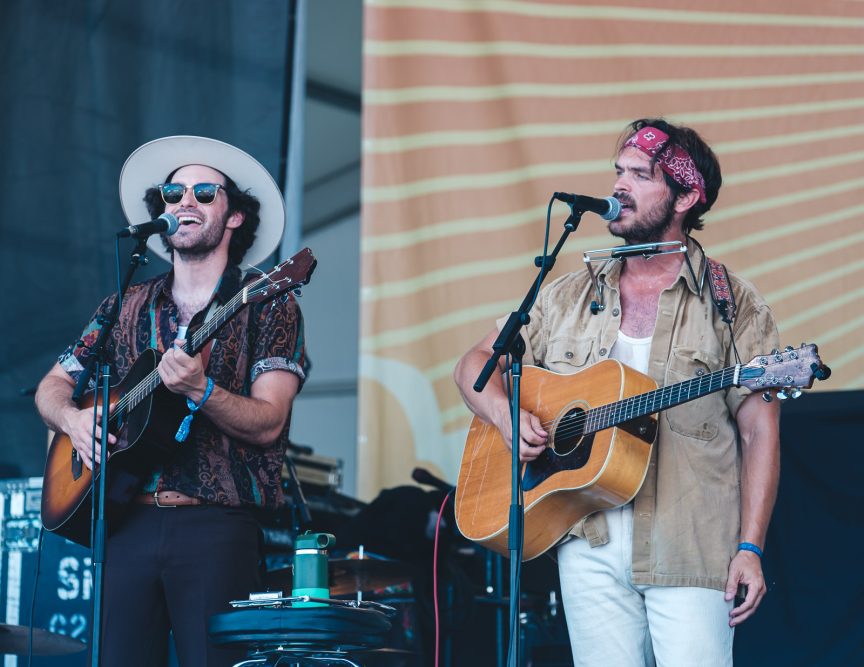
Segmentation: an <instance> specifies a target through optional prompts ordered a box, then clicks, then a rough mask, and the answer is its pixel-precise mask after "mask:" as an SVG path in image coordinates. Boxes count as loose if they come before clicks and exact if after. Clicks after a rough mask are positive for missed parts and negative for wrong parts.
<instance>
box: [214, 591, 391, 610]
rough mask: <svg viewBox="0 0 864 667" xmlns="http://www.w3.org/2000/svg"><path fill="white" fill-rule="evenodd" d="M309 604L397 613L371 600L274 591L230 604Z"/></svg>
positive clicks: (258, 606)
mask: <svg viewBox="0 0 864 667" xmlns="http://www.w3.org/2000/svg"><path fill="white" fill-rule="evenodd" d="M307 602H320V603H322V604H324V605H328V606H338V607H351V608H352V609H375V610H377V611H380V612H381V613H383V614H386V615H387V616H393V615H394V614H395V613H396V608H395V607H391V606H390V605H388V604H381V603H380V602H373V601H371V600H336V599H333V598H316V597H313V596H311V595H289V596H283V595H280V594H279V593H278V592H274V591H266V592H263V593H250V594H249V599H248V600H231V602H229V604H230V605H231V606H232V607H234V608H235V609H282V608H285V607H293V606H297V605H298V603H307Z"/></svg>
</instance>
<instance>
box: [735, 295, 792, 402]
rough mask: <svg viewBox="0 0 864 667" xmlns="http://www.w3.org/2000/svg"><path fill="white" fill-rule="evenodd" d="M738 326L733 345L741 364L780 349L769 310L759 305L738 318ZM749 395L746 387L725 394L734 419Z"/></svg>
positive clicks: (774, 324) (777, 333)
mask: <svg viewBox="0 0 864 667" xmlns="http://www.w3.org/2000/svg"><path fill="white" fill-rule="evenodd" d="M739 322H740V325H739V326H738V327H736V328H735V345H736V347H737V348H738V353H739V354H740V355H741V363H744V364H746V363H748V362H749V361H750V360H751V359H753V358H754V357H757V356H759V355H764V354H768V353H769V352H770V351H771V350H773V349H780V334H779V332H778V331H777V323H776V322H775V321H774V315H773V313H772V312H771V309H770V308H769V307H768V306H766V305H761V306H758V307H756V308H754V309H753V310H751V311H749V312H748V313H744V314H743V317H740V318H739ZM751 393H753V392H752V391H751V390H750V389H747V388H746V387H732V388H731V389H729V391H728V392H727V393H726V406H727V407H728V408H729V414H730V415H731V416H732V417H733V418H734V417H735V415H736V414H738V408H740V407H741V403H743V402H744V399H745V398H747V396H749V395H750V394H751Z"/></svg>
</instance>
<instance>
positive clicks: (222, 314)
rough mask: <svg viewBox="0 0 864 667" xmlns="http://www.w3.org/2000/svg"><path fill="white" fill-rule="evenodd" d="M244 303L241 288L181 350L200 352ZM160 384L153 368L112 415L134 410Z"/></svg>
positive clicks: (189, 353)
mask: <svg viewBox="0 0 864 667" xmlns="http://www.w3.org/2000/svg"><path fill="white" fill-rule="evenodd" d="M245 305H246V302H245V301H244V300H243V291H242V290H241V291H240V292H238V293H237V294H235V295H234V297H233V298H232V299H231V300H230V301H229V302H228V303H226V304H225V305H223V306H220V307H219V308H217V309H216V310H215V311H214V312H213V315H212V316H211V317H210V318H209V319H207V321H206V322H204V324H203V325H201V327H199V328H198V330H197V331H195V333H194V334H192V336H191V337H190V339H189V340H187V341H186V345H185V346H184V347H183V351H184V352H185V353H186V354H188V355H189V356H191V357H194V356H195V355H196V354H198V353H199V352H201V350H202V349H203V348H204V346H205V345H206V344H207V343H208V342H209V341H210V339H211V338H213V336H215V335H216V332H218V331H219V329H221V328H222V326H223V325H224V324H225V323H226V322H227V321H228V320H230V319H231V318H232V317H234V315H236V314H237V312H238V311H239V310H240V309H242V308H243V306H245ZM160 384H162V377H161V376H160V375H159V372H158V371H156V370H153V371H152V372H150V373H149V374H148V375H147V376H146V377H145V378H144V379H143V380H141V382H139V383H138V384H137V385H135V386H134V387H133V388H132V389H131V390H130V391H129V393H127V394H126V395H125V396H124V397H123V399H121V400H120V401H118V403H117V407H116V408H115V411H114V415H120V414H123V413H124V412H130V411H132V410H134V409H135V407H136V406H137V405H138V404H139V403H141V401H143V400H144V399H146V398H147V397H148V396H149V395H150V394H152V393H153V392H154V391H156V389H157V388H158V387H159V385H160Z"/></svg>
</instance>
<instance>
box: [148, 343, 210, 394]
mask: <svg viewBox="0 0 864 667" xmlns="http://www.w3.org/2000/svg"><path fill="white" fill-rule="evenodd" d="M185 344H186V341H185V340H176V341H174V346H173V347H172V348H171V349H170V350H167V351H166V352H165V354H163V355H162V359H161V360H160V361H159V366H158V367H157V368H158V370H159V375H160V376H161V377H162V382H163V383H164V384H165V388H166V389H168V390H169V391H172V392H174V393H175V394H183V395H184V396H188V397H189V398H191V399H192V400H193V401H195V403H200V402H201V399H202V398H203V397H204V392H205V391H206V389H207V376H206V375H205V374H204V365H203V363H202V361H201V355H200V354H197V355H195V356H194V357H190V356H189V355H188V354H186V353H185V352H184V351H183V349H182V348H183V345H185Z"/></svg>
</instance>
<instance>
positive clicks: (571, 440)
mask: <svg viewBox="0 0 864 667" xmlns="http://www.w3.org/2000/svg"><path fill="white" fill-rule="evenodd" d="M584 431H585V410H583V409H582V408H573V409H571V410H568V411H567V413H566V414H565V415H564V416H563V417H562V418H561V421H559V422H558V426H556V427H555V432H554V433H553V434H552V449H553V450H554V451H555V453H556V454H558V455H559V456H563V455H565V454H568V453H570V452H572V451H573V450H574V449H575V448H576V447H577V446H578V445H579V442H580V441H581V440H582V433H583V432H584Z"/></svg>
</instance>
